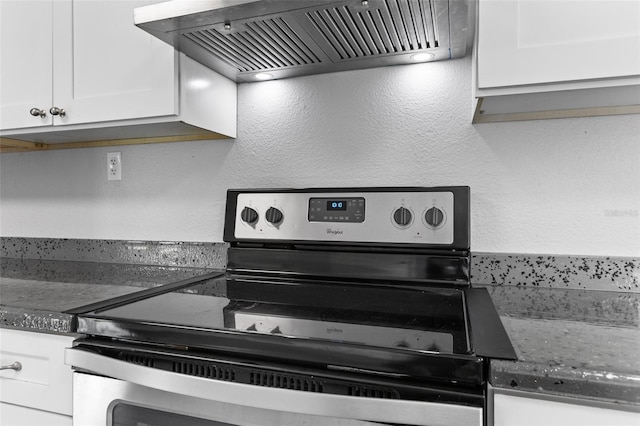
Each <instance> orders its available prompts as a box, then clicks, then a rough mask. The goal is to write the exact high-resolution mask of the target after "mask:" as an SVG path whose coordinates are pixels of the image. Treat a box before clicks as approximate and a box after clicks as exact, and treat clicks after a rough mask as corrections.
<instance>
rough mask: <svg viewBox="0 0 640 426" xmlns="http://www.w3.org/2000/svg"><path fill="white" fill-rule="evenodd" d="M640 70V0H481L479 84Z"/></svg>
mask: <svg viewBox="0 0 640 426" xmlns="http://www.w3.org/2000/svg"><path fill="white" fill-rule="evenodd" d="M637 75H640V2H638V1H613V0H598V1H567V0H558V1H533V0H518V1H495V0H480V2H479V5H478V87H479V88H491V87H504V86H513V85H523V84H537V83H550V82H566V81H575V80H587V79H599V78H612V77H626V76H637Z"/></svg>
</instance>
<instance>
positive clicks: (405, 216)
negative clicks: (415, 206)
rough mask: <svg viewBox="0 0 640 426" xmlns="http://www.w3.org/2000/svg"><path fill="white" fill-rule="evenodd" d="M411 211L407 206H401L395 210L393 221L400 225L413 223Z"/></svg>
mask: <svg viewBox="0 0 640 426" xmlns="http://www.w3.org/2000/svg"><path fill="white" fill-rule="evenodd" d="M412 218H413V217H412V215H411V211H410V210H409V209H407V208H404V207H400V208H399V209H397V210H396V211H395V212H393V221H394V222H395V223H397V224H398V225H400V226H407V225H409V224H410V223H411V219H412Z"/></svg>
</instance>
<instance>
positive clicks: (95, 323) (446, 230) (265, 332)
mask: <svg viewBox="0 0 640 426" xmlns="http://www.w3.org/2000/svg"><path fill="white" fill-rule="evenodd" d="M469 205H470V194H469V188H467V187H438V188H330V189H300V190H230V191H228V194H227V209H226V217H225V241H227V242H228V243H229V245H230V246H229V249H228V267H227V271H226V274H225V275H223V276H221V277H218V278H211V277H207V278H208V279H206V280H203V281H201V282H195V283H187V284H184V285H180V286H172V287H171V288H170V289H167V291H166V292H156V294H154V295H152V296H151V297H147V298H143V299H139V300H135V301H123V302H121V303H119V304H117V305H112V306H104V307H101V308H99V309H95V310H93V311H91V312H87V313H84V314H81V315H79V316H78V332H80V333H83V334H85V335H86V337H85V338H84V339H82V340H79V341H78V342H77V343H76V345H75V346H74V347H73V348H70V349H68V350H67V353H66V359H67V363H68V364H70V365H72V366H73V367H74V369H75V372H74V413H73V414H74V424H75V425H95V424H100V425H103V424H107V425H175V424H180V425H233V426H245V425H324V424H331V425H368V424H395V425H397V424H402V425H443V426H446V425H482V424H483V423H484V421H485V420H484V417H485V414H484V413H485V403H486V397H485V396H486V391H487V371H488V360H489V359H490V358H492V357H494V358H513V357H514V352H513V348H512V347H511V344H510V342H509V340H508V338H507V336H506V333H505V332H504V329H503V328H502V324H501V322H500V320H499V317H498V316H497V313H496V311H495V308H494V307H493V304H492V302H491V299H490V298H489V296H488V294H487V292H486V291H485V290H484V289H481V288H474V287H473V286H472V285H471V284H470V275H469V263H470V254H469V217H470V215H469Z"/></svg>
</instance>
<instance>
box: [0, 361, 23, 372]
mask: <svg viewBox="0 0 640 426" xmlns="http://www.w3.org/2000/svg"><path fill="white" fill-rule="evenodd" d="M0 370H15V371H20V370H22V364H20V363H19V362H18V361H16V362H14V363H13V364H9V365H3V366H1V367H0Z"/></svg>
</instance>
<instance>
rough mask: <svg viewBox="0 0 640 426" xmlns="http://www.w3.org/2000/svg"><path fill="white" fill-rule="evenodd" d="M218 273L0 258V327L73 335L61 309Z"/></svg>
mask: <svg viewBox="0 0 640 426" xmlns="http://www.w3.org/2000/svg"><path fill="white" fill-rule="evenodd" d="M216 271H217V272H220V273H222V272H223V271H222V270H216V269H210V268H190V267H170V266H157V265H137V264H121V263H98V262H77V261H56V260H34V259H14V258H1V259H0V326H3V327H18V328H23V329H28V330H35V331H41V332H54V333H71V332H73V331H74V330H73V318H74V315H73V314H70V313H67V312H66V311H69V310H72V309H75V308H80V307H82V306H86V305H90V304H92V303H96V302H101V301H104V300H108V299H111V298H114V297H118V296H123V295H131V294H133V293H137V292H141V291H145V290H148V289H151V288H155V287H158V286H161V285H165V284H172V283H176V282H180V281H183V280H187V279H191V278H195V277H199V276H202V275H205V274H208V273H211V272H216Z"/></svg>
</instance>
